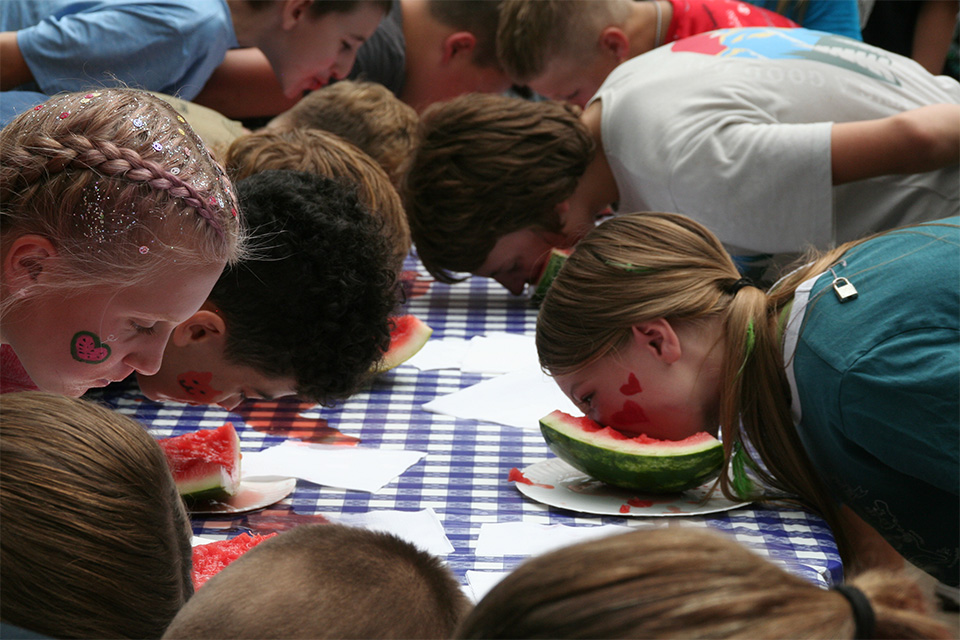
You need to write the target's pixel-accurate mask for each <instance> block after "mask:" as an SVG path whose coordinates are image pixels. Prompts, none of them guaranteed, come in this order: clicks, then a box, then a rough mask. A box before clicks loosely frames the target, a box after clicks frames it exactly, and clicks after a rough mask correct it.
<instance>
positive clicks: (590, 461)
mask: <svg viewBox="0 0 960 640" xmlns="http://www.w3.org/2000/svg"><path fill="white" fill-rule="evenodd" d="M540 432H541V433H542V434H543V437H544V439H546V441H547V444H548V445H550V449H551V450H553V452H554V453H555V454H557V456H558V457H559V458H561V459H562V460H563V461H565V462H566V463H568V464H569V465H571V466H573V467H576V468H577V469H579V470H580V471H583V472H584V473H586V474H587V475H589V476H591V477H593V478H596V479H597V480H600V481H602V482H606V483H607V484H612V485H615V486H618V487H623V488H626V489H632V490H634V491H642V492H644V493H674V492H678V491H684V490H686V489H692V488H694V487H698V486H700V485H702V484H703V483H705V482H707V481H709V480H712V479H713V478H716V477H717V476H718V475H719V474H720V467H721V466H722V465H723V445H721V444H720V441H719V440H717V439H716V438H714V437H713V436H711V435H710V434H709V433H707V432H705V431H701V432H700V433H696V434H694V435H692V436H690V437H689V438H685V439H683V440H656V439H654V438H648V437H647V436H645V435H639V436H636V437H630V436H628V435H625V434H623V433H621V432H620V431H617V430H616V429H611V428H610V427H602V426H600V425H599V424H597V423H596V422H594V421H593V420H591V419H590V418H587V417H580V418H576V417H574V416H570V415H567V414H566V413H563V412H562V411H554V412H553V413H551V414H550V415H548V416H546V417H543V418H541V419H540Z"/></svg>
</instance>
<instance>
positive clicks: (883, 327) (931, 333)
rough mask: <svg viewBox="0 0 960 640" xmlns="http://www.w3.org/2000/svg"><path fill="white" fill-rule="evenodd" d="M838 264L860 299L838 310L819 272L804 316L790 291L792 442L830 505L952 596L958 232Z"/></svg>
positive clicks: (895, 241) (883, 246)
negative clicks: (817, 475)
mask: <svg viewBox="0 0 960 640" xmlns="http://www.w3.org/2000/svg"><path fill="white" fill-rule="evenodd" d="M944 222H949V223H951V224H960V218H950V219H948V220H946V221H944ZM844 263H845V264H844ZM844 263H841V264H838V265H836V266H834V268H833V270H834V272H835V273H836V275H837V276H842V277H846V278H848V279H849V281H850V283H852V284H853V285H854V286H855V287H856V289H857V292H858V297H857V298H856V299H853V300H849V301H847V302H844V303H840V302H839V301H838V299H837V297H836V296H835V295H834V292H833V287H832V283H833V280H834V274H833V273H831V272H830V271H827V272H826V273H824V274H822V275H820V276H819V277H817V278H815V279H814V280H812V281H808V283H806V284H807V288H809V292H810V295H809V300H808V301H806V304H804V300H803V291H802V289H803V286H801V289H798V295H797V297H796V298H795V303H794V310H793V312H792V314H791V319H790V321H789V323H788V332H787V344H786V345H785V357H786V362H787V366H788V377H790V378H791V383H792V385H793V387H794V389H793V391H794V398H793V403H794V404H793V408H794V415H795V418H796V419H797V422H798V431H799V434H800V438H801V440H802V441H803V445H804V448H805V449H806V451H807V453H808V455H809V456H810V458H811V459H812V461H813V463H814V465H815V466H816V467H817V469H818V470H819V471H820V472H821V474H822V477H823V479H824V480H825V482H826V483H827V486H828V487H829V489H830V490H831V492H833V493H834V495H836V496H837V498H838V499H839V500H840V501H842V502H843V503H844V504H846V505H848V506H849V507H850V508H851V509H853V511H855V512H856V513H857V514H858V515H859V516H860V517H861V518H863V519H864V520H865V521H866V522H867V523H869V524H870V525H871V526H873V527H874V528H875V529H877V531H878V532H879V533H880V534H881V535H883V536H884V538H886V540H887V541H888V542H890V544H891V545H892V546H893V547H894V548H896V549H897V551H899V552H900V553H901V554H902V555H903V556H904V557H905V558H907V559H908V560H910V561H911V562H913V563H914V564H915V565H917V566H919V567H921V568H922V569H924V570H926V571H928V572H929V573H931V574H933V575H934V576H936V577H937V578H938V579H939V580H941V581H942V582H945V583H947V584H950V585H953V586H956V585H957V584H958V582H960V579H958V578H960V568H958V555H960V497H958V494H960V463H958V458H960V229H958V228H956V227H942V226H936V225H922V226H920V227H914V228H912V229H910V230H904V231H897V232H894V233H890V234H887V235H885V236H881V237H879V238H876V239H873V240H869V241H867V242H865V243H863V244H861V245H858V246H857V247H854V248H853V249H851V250H850V251H849V252H847V254H846V255H845V256H844ZM811 284H812V288H811V287H810V285H811ZM795 327H800V333H799V339H798V340H797V342H796V350H795V355H794V357H793V359H792V360H791V359H790V355H791V353H793V350H792V345H791V344H790V342H789V340H790V329H791V328H795Z"/></svg>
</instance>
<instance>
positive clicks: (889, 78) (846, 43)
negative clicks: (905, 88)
mask: <svg viewBox="0 0 960 640" xmlns="http://www.w3.org/2000/svg"><path fill="white" fill-rule="evenodd" d="M670 47H671V50H672V51H674V52H689V53H702V54H704V55H708V56H716V57H722V58H747V59H751V60H811V61H814V62H822V63H824V64H829V65H833V66H834V67H839V68H841V69H846V70H848V71H852V72H854V73H859V74H860V75H863V76H866V77H868V78H872V79H874V80H879V81H881V82H887V83H890V84H892V85H895V86H900V80H899V79H898V78H897V77H896V75H894V72H893V58H892V57H891V55H888V54H887V52H885V51H882V50H880V49H877V48H874V47H870V46H869V45H865V44H863V43H862V42H857V41H856V40H851V39H850V38H844V37H843V36H838V35H833V34H829V33H823V32H820V31H810V30H809V29H771V28H766V27H755V28H750V29H721V30H719V31H710V32H707V33H701V34H699V35H695V36H693V37H690V38H685V39H684V40H678V41H677V42H674V43H673V44H672V45H670Z"/></svg>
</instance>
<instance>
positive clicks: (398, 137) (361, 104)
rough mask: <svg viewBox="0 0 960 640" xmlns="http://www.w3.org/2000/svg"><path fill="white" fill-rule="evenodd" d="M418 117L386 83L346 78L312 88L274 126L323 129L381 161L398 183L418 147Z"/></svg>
mask: <svg viewBox="0 0 960 640" xmlns="http://www.w3.org/2000/svg"><path fill="white" fill-rule="evenodd" d="M418 121H419V116H418V115H417V112H416V111H415V110H414V108H413V107H411V106H410V105H408V104H406V103H405V102H403V101H401V100H400V99H399V98H397V97H396V96H395V95H393V93H391V92H390V90H389V89H387V88H386V87H385V86H383V85H382V84H378V83H376V82H354V81H352V80H341V81H339V82H335V83H333V84H331V85H327V86H326V87H323V88H322V89H318V90H316V91H313V92H311V93H310V94H309V95H307V96H306V97H304V98H303V99H302V100H300V101H299V102H297V104H295V105H294V106H293V107H291V108H290V109H288V110H287V111H284V112H283V113H281V114H280V115H279V116H277V117H276V118H274V119H273V120H271V121H270V123H269V124H268V125H267V126H268V127H269V128H277V129H294V128H297V127H305V128H308V129H322V130H324V131H329V132H331V133H334V134H336V135H338V136H340V137H341V138H343V139H344V140H346V141H347V142H350V143H352V144H354V145H356V146H357V147H359V148H360V150H361V151H363V152H364V153H366V154H367V155H369V156H370V157H371V158H373V159H374V160H376V161H377V162H378V163H379V164H380V166H381V167H383V170H384V171H386V173H387V175H388V176H390V181H391V182H392V183H393V186H394V187H399V186H400V176H401V175H402V174H401V171H400V166H401V164H402V163H403V161H404V160H406V158H407V156H409V155H410V152H411V151H412V150H413V143H414V135H415V134H416V131H417V122H418Z"/></svg>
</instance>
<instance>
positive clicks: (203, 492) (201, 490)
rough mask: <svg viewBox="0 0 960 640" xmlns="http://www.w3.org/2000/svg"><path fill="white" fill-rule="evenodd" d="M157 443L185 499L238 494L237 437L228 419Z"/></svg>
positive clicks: (194, 499) (238, 450)
mask: <svg viewBox="0 0 960 640" xmlns="http://www.w3.org/2000/svg"><path fill="white" fill-rule="evenodd" d="M159 442H160V448H161V449H163V452H164V453H165V454H166V455H167V463H168V464H169V465H170V470H171V471H172V472H173V479H174V480H175V481H176V483H177V489H178V490H179V491H180V495H182V496H183V497H184V498H185V499H188V500H191V501H198V500H208V499H216V498H223V497H226V496H232V495H235V494H236V493H237V490H238V489H239V488H240V438H239V437H238V436H237V432H236V430H235V429H234V428H233V425H232V424H230V423H229V422H228V423H227V424H225V425H223V426H222V427H220V428H218V429H202V430H200V431H195V432H193V433H186V434H184V435H182V436H175V437H173V438H163V439H161V440H160V441H159Z"/></svg>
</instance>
